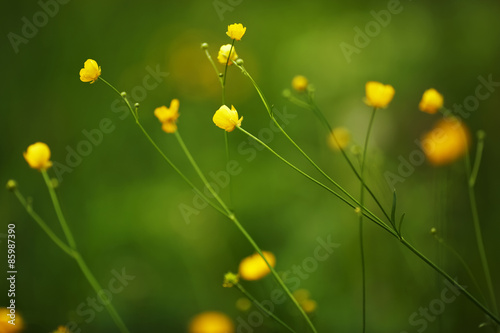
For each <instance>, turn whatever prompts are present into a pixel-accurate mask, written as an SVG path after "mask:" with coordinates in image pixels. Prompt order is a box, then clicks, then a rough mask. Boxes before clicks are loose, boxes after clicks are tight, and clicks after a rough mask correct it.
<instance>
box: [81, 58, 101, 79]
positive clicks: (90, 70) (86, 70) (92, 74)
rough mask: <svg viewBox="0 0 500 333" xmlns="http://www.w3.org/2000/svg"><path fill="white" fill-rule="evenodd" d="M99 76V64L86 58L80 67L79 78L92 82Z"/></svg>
mask: <svg viewBox="0 0 500 333" xmlns="http://www.w3.org/2000/svg"><path fill="white" fill-rule="evenodd" d="M99 76H101V66H99V65H97V62H96V61H95V60H93V59H87V61H85V64H84V65H83V68H82V69H80V80H82V82H90V83H94V82H95V81H96V80H97V79H98V78H99Z"/></svg>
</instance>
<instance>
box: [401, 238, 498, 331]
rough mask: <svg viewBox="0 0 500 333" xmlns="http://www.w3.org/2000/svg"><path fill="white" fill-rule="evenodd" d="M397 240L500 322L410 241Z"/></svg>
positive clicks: (496, 318)
mask: <svg viewBox="0 0 500 333" xmlns="http://www.w3.org/2000/svg"><path fill="white" fill-rule="evenodd" d="M399 240H400V241H401V243H402V244H403V245H404V246H405V247H406V248H408V249H409V250H410V251H411V252H413V254H415V255H416V256H417V257H419V258H420V259H422V260H423V261H424V262H425V263H426V264H427V265H429V266H430V267H431V268H433V269H434V270H435V271H436V272H438V273H439V274H441V275H442V276H443V277H444V278H445V279H446V280H448V281H449V282H450V283H451V284H453V285H454V286H455V287H457V288H458V289H459V290H460V292H461V293H463V294H464V296H465V297H467V298H468V299H469V300H470V301H472V303H474V304H475V305H476V306H477V307H478V308H479V309H481V310H482V311H483V312H484V313H485V314H487V315H488V316H489V317H490V318H491V319H492V320H493V321H494V322H496V323H497V324H500V318H498V317H497V316H496V315H495V314H494V313H493V312H492V311H490V310H489V309H488V308H487V307H485V306H484V305H483V304H481V302H479V301H478V300H477V299H476V298H475V297H474V296H472V294H471V293H469V292H468V291H467V290H466V289H465V288H464V287H462V286H461V285H460V284H459V283H458V282H457V281H455V280H454V279H453V278H452V277H451V276H449V275H448V274H447V273H446V272H445V271H443V270H442V269H441V268H439V267H438V266H437V265H436V264H434V263H433V262H432V261H431V260H430V259H428V258H427V257H426V256H424V255H423V254H422V253H420V252H419V251H418V250H417V249H416V248H414V247H413V246H412V245H411V244H410V243H408V242H407V241H406V239H404V237H402V236H401V238H399Z"/></svg>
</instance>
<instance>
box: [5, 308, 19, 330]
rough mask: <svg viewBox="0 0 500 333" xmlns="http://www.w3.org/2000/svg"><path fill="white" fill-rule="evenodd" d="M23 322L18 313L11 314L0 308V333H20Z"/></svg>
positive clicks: (7, 310)
mask: <svg viewBox="0 0 500 333" xmlns="http://www.w3.org/2000/svg"><path fill="white" fill-rule="evenodd" d="M23 328H24V322H23V319H22V318H21V316H20V315H19V312H18V311H15V312H14V313H12V312H11V311H10V310H9V309H7V308H0V333H16V332H21V330H22V329H23Z"/></svg>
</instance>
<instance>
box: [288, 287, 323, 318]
mask: <svg viewBox="0 0 500 333" xmlns="http://www.w3.org/2000/svg"><path fill="white" fill-rule="evenodd" d="M310 296H311V295H310V293H309V291H308V290H307V289H297V290H296V291H294V292H293V297H294V298H295V299H296V300H297V303H299V305H300V307H301V308H302V309H304V311H305V312H306V313H311V312H314V310H316V308H317V306H318V304H317V303H316V301H314V300H312V299H311V298H310Z"/></svg>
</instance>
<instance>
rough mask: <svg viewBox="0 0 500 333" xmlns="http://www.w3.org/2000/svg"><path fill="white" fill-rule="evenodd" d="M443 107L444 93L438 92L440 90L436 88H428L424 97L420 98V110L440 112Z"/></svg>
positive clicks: (432, 112)
mask: <svg viewBox="0 0 500 333" xmlns="http://www.w3.org/2000/svg"><path fill="white" fill-rule="evenodd" d="M442 107H443V95H441V94H440V93H438V91H437V90H436V89H434V88H431V89H427V90H426V91H425V92H424V94H423V96H422V99H421V100H420V104H419V105H418V108H419V109H420V111H423V112H427V113H430V114H434V113H436V112H438V111H439V109H441V108H442Z"/></svg>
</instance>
